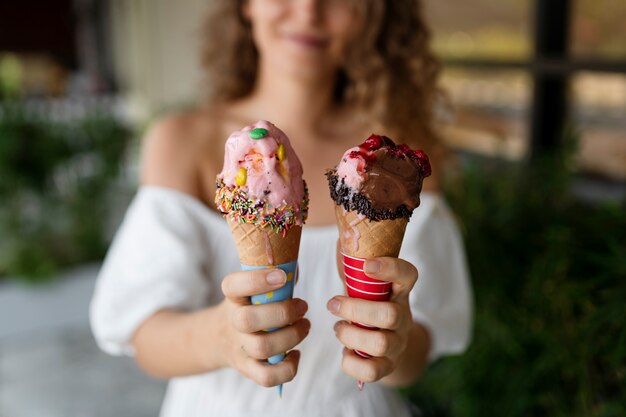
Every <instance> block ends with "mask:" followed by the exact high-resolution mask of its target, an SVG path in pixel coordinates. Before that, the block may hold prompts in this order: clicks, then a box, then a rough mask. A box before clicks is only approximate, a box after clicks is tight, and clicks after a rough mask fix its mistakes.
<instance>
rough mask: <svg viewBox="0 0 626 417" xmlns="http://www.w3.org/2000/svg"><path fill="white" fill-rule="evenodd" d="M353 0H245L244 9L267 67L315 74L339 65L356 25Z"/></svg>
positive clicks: (326, 73) (322, 73)
mask: <svg viewBox="0 0 626 417" xmlns="http://www.w3.org/2000/svg"><path fill="white" fill-rule="evenodd" d="M353 1H354V0H248V1H247V3H246V4H245V6H244V11H243V12H244V16H246V17H247V18H248V19H249V20H250V22H251V24H252V33H253V36H254V42H255V44H256V46H257V49H258V50H259V54H260V55H261V59H262V60H263V61H264V64H265V65H266V66H267V67H268V69H269V70H272V71H273V70H277V71H280V72H281V73H283V71H288V73H290V74H292V75H296V76H308V77H315V76H320V75H328V74H332V73H334V71H335V70H336V69H337V67H338V66H339V65H340V62H341V58H342V54H343V50H344V47H345V45H346V44H347V42H348V41H349V39H350V37H351V34H352V33H353V31H354V30H355V26H356V24H357V22H356V20H357V18H356V13H355V12H356V10H355V7H354V3H353ZM283 74H284V73H283Z"/></svg>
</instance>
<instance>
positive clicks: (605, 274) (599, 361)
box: [407, 148, 626, 417]
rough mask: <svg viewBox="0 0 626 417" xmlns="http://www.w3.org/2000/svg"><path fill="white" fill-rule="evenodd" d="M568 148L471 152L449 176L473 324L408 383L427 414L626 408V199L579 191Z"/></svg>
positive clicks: (513, 416) (590, 412) (593, 412)
mask: <svg viewBox="0 0 626 417" xmlns="http://www.w3.org/2000/svg"><path fill="white" fill-rule="evenodd" d="M571 155H572V149H571V148H570V149H565V150H564V151H563V152H562V153H557V154H553V155H548V156H546V157H544V158H543V159H542V160H540V161H536V162H534V163H530V164H527V165H518V166H512V165H510V164H508V165H507V164H504V163H497V162H482V163H474V164H470V166H469V167H468V168H467V169H466V172H464V175H463V177H462V178H461V179H460V180H459V181H458V182H457V183H455V184H453V185H449V186H448V192H447V194H448V199H449V202H450V204H451V206H452V207H453V209H454V211H455V212H456V213H457V215H458V216H459V221H460V223H461V227H462V229H463V233H464V235H465V243H466V246H467V253H468V257H469V263H470V269H471V274H472V281H473V287H474V292H475V294H474V295H475V327H474V336H473V342H472V345H471V347H470V348H469V350H468V351H467V352H466V353H465V354H464V355H462V356H458V357H450V358H446V359H442V360H440V361H439V362H437V363H436V364H434V365H433V366H431V367H430V368H429V369H428V370H427V371H426V372H425V374H424V376H423V378H422V379H421V380H420V382H419V383H418V384H417V385H416V386H415V387H413V388H412V389H410V390H407V394H408V395H409V396H410V397H411V398H412V399H413V401H415V403H417V404H419V405H420V406H421V407H422V409H423V411H424V414H425V416H467V417H473V416H476V417H478V416H480V417H484V416H508V417H517V416H520V417H521V416H533V417H537V416H550V417H561V416H562V417H574V416H580V417H582V416H585V417H588V416H597V417H600V416H625V415H626V388H625V387H626V326H625V319H626V201H625V202H623V203H621V204H618V203H603V204H588V203H584V202H581V201H580V200H578V199H576V198H574V196H573V195H572V193H571V191H570V190H571V181H572V175H571V169H570V166H569V163H570V161H571Z"/></svg>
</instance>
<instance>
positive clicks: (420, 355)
mask: <svg viewBox="0 0 626 417" xmlns="http://www.w3.org/2000/svg"><path fill="white" fill-rule="evenodd" d="M213 6H214V7H213V9H212V11H211V14H210V15H209V18H208V20H207V34H206V47H205V55H204V58H205V59H204V61H205V65H206V67H207V72H208V75H209V76H210V79H211V87H212V95H211V99H210V100H209V104H208V105H206V106H204V107H202V108H199V109H196V110H194V111H188V112H185V113H180V114H176V115H171V116H168V117H166V118H164V119H163V120H161V121H159V122H158V123H156V124H155V126H154V127H153V128H152V129H151V130H150V132H149V133H148V135H147V138H146V140H145V143H144V147H143V151H142V169H141V184H142V185H141V187H140V191H139V193H138V194H137V196H136V198H135V200H134V201H133V203H132V205H131V207H130V208H129V211H128V214H127V216H126V218H125V221H124V223H123V225H122V227H121V229H120V231H119V232H118V234H117V236H116V239H115V241H114V243H113V245H112V247H111V249H110V251H109V254H108V256H107V260H106V262H105V264H104V266H103V269H102V272H101V276H100V278H99V282H98V286H97V288H96V293H95V295H94V300H93V303H92V326H93V328H94V333H95V335H96V338H97V340H98V342H99V344H100V346H101V347H102V348H103V349H104V350H106V351H107V352H110V353H113V354H122V353H127V354H131V355H134V356H135V358H136V360H137V362H138V363H139V365H140V366H141V367H142V368H143V369H144V370H145V371H146V372H148V373H150V374H152V375H155V376H157V377H163V378H171V379H172V381H171V382H170V386H169V389H168V393H167V396H166V399H165V403H164V406H163V410H162V415H163V416H201V415H202V416H213V415H215V416H225V415H237V416H239V415H265V414H267V415H273V416H275V415H298V416H308V415H324V416H332V415H337V416H357V415H359V416H361V415H372V416H383V415H389V416H392V415H393V416H402V415H408V413H409V411H408V407H407V406H406V404H405V403H404V402H403V401H402V400H401V399H400V398H399V397H398V395H397V394H396V393H395V392H394V391H393V390H392V389H390V388H389V387H396V386H401V385H407V384H410V383H412V382H413V381H414V380H415V379H416V378H417V376H418V375H419V373H420V372H421V370H422V369H423V368H424V366H425V364H426V363H427V362H428V360H429V359H430V360H432V359H434V358H436V357H438V356H440V355H442V354H445V353H453V352H460V351H462V350H463V349H464V348H465V346H466V345H467V342H468V338H469V337H468V335H469V322H470V301H469V287H468V282H467V272H466V269H465V262H464V256H463V251H462V246H461V242H460V238H459V236H458V231H457V229H456V227H455V225H454V223H453V222H452V219H451V216H450V213H449V212H448V210H447V208H446V206H445V204H444V203H443V201H442V200H441V198H440V197H439V196H438V194H437V191H438V183H437V176H434V178H430V179H428V180H427V181H426V182H425V192H424V193H423V198H422V201H423V203H422V206H421V207H420V208H418V209H417V210H416V212H415V213H414V215H413V218H412V220H411V222H410V223H409V227H408V229H407V234H406V237H405V243H404V246H403V250H402V252H401V258H403V259H404V260H402V259H391V258H378V259H372V260H369V261H368V262H367V263H366V265H365V270H366V271H367V272H368V274H369V275H370V276H372V277H375V278H379V279H384V280H389V281H393V289H392V292H393V294H394V296H393V298H392V300H391V301H390V302H388V303H374V302H368V301H364V300H353V299H349V298H347V297H344V296H342V295H339V294H343V286H342V282H341V280H340V279H339V278H338V276H337V275H338V274H337V269H336V265H335V255H336V252H335V251H336V249H335V242H336V240H337V230H336V227H335V226H334V224H335V219H334V211H333V203H332V201H331V200H330V198H329V196H328V186H327V183H326V179H325V177H324V175H323V174H324V172H325V170H326V169H327V168H330V167H332V166H334V165H336V163H337V162H338V161H339V159H340V157H341V155H342V153H343V152H344V151H345V149H347V148H349V147H352V146H354V145H355V144H357V143H359V142H360V141H361V140H362V139H364V138H366V137H367V136H369V134H370V133H371V132H380V133H384V134H386V135H388V136H390V137H392V138H394V139H396V140H397V141H399V142H408V143H411V144H413V145H415V146H420V147H422V148H425V149H426V150H427V151H428V152H429V153H430V154H431V158H432V157H434V161H433V165H435V167H437V166H438V165H439V161H438V159H439V157H438V155H440V154H441V152H439V150H438V144H437V141H436V135H435V133H434V129H433V126H432V125H433V120H432V119H433V117H432V109H433V105H434V101H435V99H436V90H435V82H436V76H437V72H438V65H437V62H436V60H435V59H434V58H433V56H432V55H431V53H430V51H429V49H428V45H427V41H428V38H429V37H428V32H427V30H426V28H425V26H424V23H423V21H422V18H421V14H420V10H419V4H418V2H417V1H412V0H402V1H398V0H394V1H379V0H370V1H364V0H241V1H233V0H221V1H215V2H214V4H213ZM260 119H265V120H270V121H272V122H273V123H274V124H276V125H277V126H278V127H280V128H281V129H282V130H284V131H285V133H286V134H287V135H288V136H289V137H290V139H291V143H292V145H293V147H294V148H295V150H296V152H297V153H298V155H299V156H300V159H301V162H302V165H303V168H304V173H305V178H306V180H307V182H308V185H309V191H310V198H311V203H310V209H309V220H308V222H307V226H305V228H304V231H303V237H302V243H301V249H300V259H299V262H300V276H301V279H300V282H299V283H298V285H297V286H296V294H295V298H294V299H293V300H291V301H286V302H281V303H273V304H268V305H264V306H250V305H249V301H248V297H249V296H250V295H253V294H259V293H264V292H267V291H271V290H272V289H275V288H278V287H280V286H282V285H283V284H284V282H285V276H284V273H282V272H281V271H280V270H272V269H268V270H262V271H253V272H238V269H239V268H238V266H239V265H238V260H237V254H236V250H235V248H234V246H233V244H232V242H231V238H230V234H229V230H228V227H227V225H226V223H225V222H224V220H223V219H222V218H221V217H220V216H219V215H218V214H217V213H216V212H215V211H214V210H215V205H214V203H213V196H214V193H215V176H216V174H217V173H218V172H219V171H220V169H221V166H222V158H223V149H224V141H225V139H226V138H227V137H228V135H229V133H230V132H232V131H234V130H239V129H241V128H242V127H243V126H246V125H249V124H252V123H254V122H255V121H256V120H260ZM416 266H417V269H419V270H420V275H421V276H422V278H420V282H419V283H418V284H417V285H416V281H417V277H418V273H417V269H416ZM414 286H415V288H413V287H414ZM305 300H306V301H305ZM305 315H306V316H307V318H305V317H304V316H305ZM337 319H339V321H337V323H334V322H335V321H336V320H337ZM352 321H354V322H362V323H368V324H372V325H376V326H377V327H379V328H381V330H380V331H378V332H372V331H368V330H363V329H360V328H358V327H356V326H353V325H351V324H350V322H352ZM283 326H286V327H285V328H284V329H282V330H280V331H276V332H272V333H263V332H262V331H261V330H262V329H265V328H271V327H283ZM341 345H344V346H345V347H346V348H344V349H343V351H342V349H341ZM295 346H298V348H299V349H300V350H301V352H302V354H301V353H300V351H299V350H294V349H293V348H294V347H295ZM353 349H358V350H361V351H365V352H368V353H370V354H372V355H373V356H374V357H373V358H371V359H368V360H365V359H362V358H360V357H358V356H357V355H355V354H354V353H353ZM285 351H290V353H289V354H288V355H287V357H286V359H285V360H284V361H283V362H281V363H279V364H277V365H273V366H270V365H268V364H266V362H265V360H264V359H266V358H268V357H269V356H272V355H274V354H276V353H280V352H285ZM296 374H297V375H298V377H297V378H295V376H296ZM294 378H295V379H294ZM357 379H358V380H362V381H365V382H366V383H368V385H367V386H366V387H365V389H364V390H363V392H361V393H359V391H358V390H357V389H356V381H355V380H357ZM292 380H293V381H292ZM290 381H292V382H290ZM287 382H290V383H289V384H287V385H286V386H285V397H284V398H283V399H282V400H281V401H278V399H277V398H276V393H275V391H274V390H267V389H263V388H261V387H259V386H258V385H262V386H266V387H269V386H275V385H279V384H282V383H287ZM251 413H254V414H251Z"/></svg>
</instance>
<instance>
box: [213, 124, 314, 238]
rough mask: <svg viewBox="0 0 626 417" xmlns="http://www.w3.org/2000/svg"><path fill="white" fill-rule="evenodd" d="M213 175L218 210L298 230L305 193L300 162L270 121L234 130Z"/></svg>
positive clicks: (305, 203)
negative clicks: (221, 161)
mask: <svg viewBox="0 0 626 417" xmlns="http://www.w3.org/2000/svg"><path fill="white" fill-rule="evenodd" d="M225 148H226V149H225V154H224V167H223V169H222V172H220V173H219V174H218V176H217V188H218V192H217V194H216V198H215V202H216V204H217V207H218V209H219V210H220V211H221V212H222V213H225V214H229V215H230V216H233V217H234V218H236V220H238V221H241V222H244V223H253V224H258V225H260V226H263V227H265V226H269V227H270V228H272V229H274V230H277V231H286V230H287V229H289V228H290V227H292V226H296V225H297V226H302V224H303V223H304V221H305V220H306V215H307V210H308V193H307V190H306V184H305V182H304V180H303V179H302V164H301V163H300V160H299V159H298V156H297V155H296V153H295V151H294V150H293V148H292V147H291V143H290V142H289V138H288V137H287V135H285V133H284V132H283V131H282V130H280V129H279V128H277V127H276V126H274V125H273V124H272V123H270V122H268V121H264V120H262V121H258V122H256V123H255V124H253V125H250V126H246V127H245V128H243V129H241V130H239V131H236V132H233V133H232V134H231V135H230V136H229V137H228V140H227V141H226V146H225Z"/></svg>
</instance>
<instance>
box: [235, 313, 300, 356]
mask: <svg viewBox="0 0 626 417" xmlns="http://www.w3.org/2000/svg"><path fill="white" fill-rule="evenodd" d="M310 329H311V322H309V321H308V320H307V319H302V320H298V322H296V323H294V324H293V325H291V326H288V327H285V328H284V329H280V330H276V331H274V332H271V333H266V332H259V333H254V334H244V335H242V336H241V339H240V341H241V348H242V349H243V350H244V352H246V354H248V356H251V357H252V358H254V359H267V358H269V357H271V356H274V355H278V354H279V353H285V352H287V351H288V350H291V349H293V347H294V346H296V345H297V344H298V343H300V342H301V341H302V340H303V339H304V338H305V337H306V336H307V335H308V334H309V330H310Z"/></svg>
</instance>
